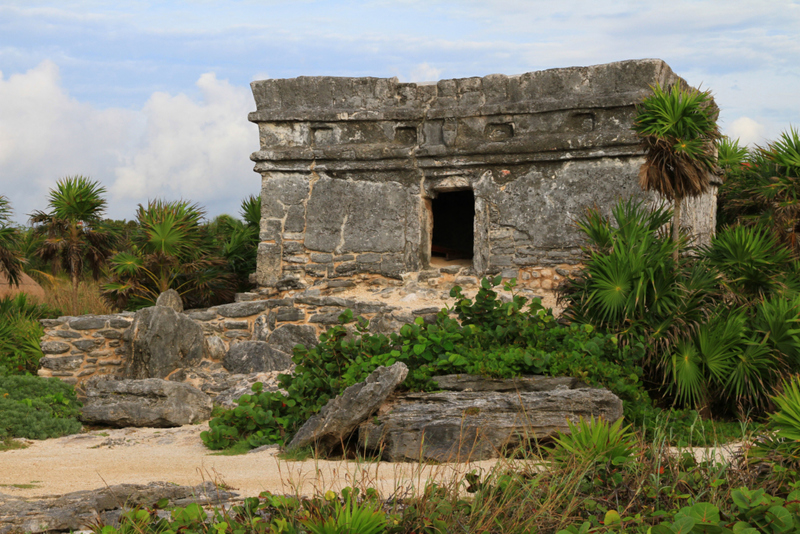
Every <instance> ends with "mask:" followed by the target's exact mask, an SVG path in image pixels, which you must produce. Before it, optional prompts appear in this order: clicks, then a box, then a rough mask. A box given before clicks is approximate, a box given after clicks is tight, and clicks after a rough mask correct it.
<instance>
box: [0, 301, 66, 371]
mask: <svg viewBox="0 0 800 534" xmlns="http://www.w3.org/2000/svg"><path fill="white" fill-rule="evenodd" d="M59 314H60V312H59V311H58V310H53V309H50V308H48V307H47V306H43V305H39V304H34V303H32V302H30V301H28V297H27V296H26V295H25V294H24V293H19V294H17V295H16V296H14V297H11V296H7V297H3V298H2V299H0V377H2V376H5V375H11V374H25V373H35V372H36V370H37V369H38V368H39V359H40V358H41V357H42V350H41V348H40V346H39V340H40V339H41V337H42V335H43V334H44V331H43V329H42V325H41V324H39V319H44V318H47V317H57V316H58V315H59Z"/></svg>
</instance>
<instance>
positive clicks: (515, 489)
mask: <svg viewBox="0 0 800 534" xmlns="http://www.w3.org/2000/svg"><path fill="white" fill-rule="evenodd" d="M667 432H668V429H667V428H666V427H665V426H664V425H663V422H662V424H661V426H660V427H659V428H655V429H654V434H655V435H656V436H657V437H661V438H662V439H657V440H645V439H644V438H643V437H642V435H641V434H640V433H634V434H630V433H628V434H626V435H625V436H627V437H625V439H626V440H627V443H628V444H629V447H628V448H627V449H625V450H622V451H621V452H615V454H620V456H617V457H615V458H608V457H604V456H602V454H593V453H592V451H597V448H596V447H595V445H596V444H593V443H589V442H586V443H584V445H580V444H581V443H582V442H581V441H580V440H578V441H575V442H573V445H574V446H578V447H583V449H582V450H581V449H580V448H579V449H578V450H576V451H575V452H576V454H572V453H570V451H571V450H572V448H569V449H566V452H567V453H566V454H565V451H564V450H562V451H561V453H557V452H558V451H556V450H554V449H550V448H542V449H531V448H528V447H523V448H521V449H520V450H519V451H518V454H516V455H515V456H517V457H518V458H517V459H508V458H501V459H499V460H498V461H497V462H496V464H495V465H494V466H493V467H491V468H488V469H476V468H475V467H474V466H469V465H467V464H447V465H439V466H431V465H427V464H425V463H422V462H420V463H413V462H412V463H407V464H396V465H395V466H394V468H395V469H403V470H405V469H408V470H409V471H410V472H411V477H410V478H404V479H403V481H402V482H401V481H400V479H399V478H397V477H395V480H396V482H395V484H396V486H395V487H394V488H391V487H389V488H386V487H384V488H381V482H382V481H383V480H385V477H384V476H381V475H380V474H379V472H378V469H377V467H376V466H364V465H360V462H359V461H356V462H355V464H356V467H358V469H355V470H354V471H351V470H350V469H349V467H343V466H340V467H337V468H336V469H337V471H335V472H334V477H333V478H329V479H326V478H325V476H324V475H323V474H322V472H321V471H320V469H319V467H318V466H316V465H315V466H314V468H313V472H312V473H304V472H300V471H297V472H296V473H295V470H294V468H291V469H290V472H282V474H281V477H280V478H281V480H282V481H283V483H284V484H286V485H285V486H284V488H283V489H282V490H281V491H280V492H279V493H275V494H272V493H269V492H264V493H262V494H261V496H260V497H259V498H257V499H255V498H254V499H248V501H250V502H249V503H247V505H246V506H247V507H248V508H249V509H250V510H251V512H248V513H242V512H241V509H239V511H238V512H237V509H236V508H233V509H228V510H227V511H225V510H221V511H219V514H218V515H214V514H209V516H208V517H209V518H208V520H207V521H208V523H207V524H208V525H209V526H208V527H204V528H203V529H198V531H201V532H215V531H216V530H219V531H220V532H222V531H223V530H224V531H227V530H225V529H223V528H220V529H216V527H211V526H210V525H212V524H215V523H216V524H218V525H219V526H220V527H222V526H223V525H222V523H220V522H221V521H225V525H224V527H225V528H228V527H230V529H231V531H234V532H236V531H237V530H236V528H238V527H242V530H241V532H246V533H248V534H249V533H251V532H258V531H259V530H258V529H254V528H252V529H251V528H250V527H249V525H247V521H248V520H247V518H248V517H255V516H256V515H259V514H263V515H262V517H264V516H266V515H268V516H269V517H271V518H272V519H279V520H280V521H284V520H285V521H286V522H287V523H288V524H290V525H294V527H293V528H294V530H293V529H292V528H287V529H285V530H280V531H281V532H300V531H302V530H303V529H302V527H301V525H300V521H301V520H305V521H307V520H308V519H309V518H311V519H314V520H320V521H321V520H322V519H323V518H325V517H330V514H331V513H332V510H334V509H335V508H336V506H337V505H338V503H339V502H341V501H342V500H343V499H345V497H344V492H343V491H342V489H341V487H342V486H343V485H344V484H341V483H343V482H345V483H346V484H347V486H350V487H352V488H356V489H357V490H359V491H358V499H357V502H359V503H364V502H365V501H364V499H367V500H369V499H373V501H372V502H374V503H376V505H379V509H380V510H381V511H382V512H384V513H385V517H386V525H387V528H385V529H382V530H380V532H381V533H386V534H390V533H391V534H409V533H421V532H428V533H434V532H436V533H439V534H450V533H459V534H461V533H464V532H485V533H492V532H497V533H499V532H509V533H511V532H514V533H520V534H522V533H529V532H539V533H556V532H559V531H562V530H563V529H569V532H570V533H572V534H577V533H578V532H586V533H587V534H588V533H590V532H591V533H598V534H600V533H609V532H631V533H644V532H647V531H648V529H649V528H650V527H651V526H654V525H658V524H660V523H662V522H663V521H673V520H674V517H675V516H674V514H675V513H676V512H678V510H680V509H681V508H684V507H686V506H687V505H689V506H691V505H694V504H695V503H709V505H711V506H714V507H717V508H719V509H720V511H722V512H723V514H722V517H723V522H724V523H726V524H727V523H731V524H732V523H733V522H735V521H736V520H737V515H736V514H740V513H744V512H741V511H740V510H739V509H737V507H736V506H734V505H733V498H732V495H733V494H734V493H735V492H737V491H740V490H739V488H742V487H749V488H753V489H754V488H760V487H763V488H765V489H766V490H767V493H768V494H771V495H776V496H780V497H783V498H786V497H787V495H788V493H789V492H790V491H791V490H792V489H793V488H795V487H797V486H800V483H798V482H795V481H796V480H797V473H796V467H795V466H788V465H787V466H786V467H785V468H783V469H784V470H783V471H782V472H781V471H780V470H776V469H775V464H772V465H771V466H768V465H765V464H761V465H758V464H754V463H752V461H749V460H748V458H747V456H746V451H747V449H746V448H745V449H744V451H745V453H744V455H742V456H736V457H733V458H732V459H731V460H730V462H727V461H720V460H719V459H718V457H716V456H715V455H713V454H706V455H705V456H702V455H701V456H702V457H700V458H695V455H694V454H692V453H693V452H696V451H691V450H689V449H678V450H674V449H672V448H670V447H668V446H667V445H666V442H665V440H664V439H663V437H664V435H665V434H666V433H667ZM742 438H743V439H744V438H745V436H742ZM603 443H605V442H604V441H603ZM556 447H558V445H556ZM299 452H300V454H298V452H297V451H296V452H295V453H292V454H290V455H286V454H282V455H280V457H281V458H282V459H284V460H302V459H307V456H306V455H312V454H313V453H312V451H311V450H310V449H305V450H302V449H301V450H300V451H299ZM587 453H589V454H587ZM606 456H607V455H606ZM362 461H363V460H362ZM544 466H546V468H544ZM284 467H285V465H284ZM767 467H771V468H770V469H767ZM340 469H345V471H339V470H340ZM781 473H782V474H781ZM309 476H311V477H312V478H313V479H314V480H315V482H313V491H312V492H310V495H311V496H310V497H306V496H303V495H309V491H308V489H309V488H308V487H304V486H306V483H307V482H309V479H308V478H309ZM287 490H288V491H287ZM387 490H388V491H387ZM340 495H341V496H340ZM370 496H372V497H370ZM256 510H258V511H257V512H256ZM751 512H752V514H753V517H754V518H756V519H757V518H758V516H757V513H758V510H756V509H755V508H753V509H752V510H751V511H748V513H751ZM793 513H794V512H793ZM304 518H305V519H304ZM609 518H611V520H614V521H615V523H614V524H613V525H611V524H609V523H608V521H609V520H610V519H609ZM155 519H156V518H155V517H153V520H154V521H155ZM276 525H277V524H276ZM582 525H586V527H585V528H584V527H582ZM614 525H616V526H614ZM154 526H155V524H154ZM162 526H164V525H162ZM174 526H176V527H177V526H178V524H177V523H176V524H175V525H174ZM709 528H711V527H709ZM215 529H216V530H215ZM573 529H574V530H573ZM156 531H157V530H156V529H155V528H153V529H152V530H149V529H146V528H145V529H142V530H141V532H142V533H143V534H152V533H155V532H156ZM274 531H275V532H278V531H279V530H277V526H276V529H275V530H274ZM709 531H710V530H709ZM95 532H99V527H98V529H97V530H95ZM103 532H109V534H111V533H113V532H122V530H121V529H120V530H119V531H112V530H109V531H103ZM136 532H139V531H138V530H137V531H136ZM337 532H338V531H337Z"/></svg>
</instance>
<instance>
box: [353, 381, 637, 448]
mask: <svg viewBox="0 0 800 534" xmlns="http://www.w3.org/2000/svg"><path fill="white" fill-rule="evenodd" d="M592 416H594V417H602V418H604V419H606V420H608V421H616V420H618V419H619V418H620V417H622V401H621V400H620V399H619V398H618V397H617V396H616V395H614V394H613V393H611V392H610V391H608V390H605V389H590V388H581V389H554V390H551V391H532V392H523V391H514V392H497V391H471V392H468V391H459V392H454V391H448V392H441V393H409V394H406V395H404V396H403V397H402V398H399V399H398V400H397V401H396V402H395V403H394V404H393V405H391V406H384V407H382V409H381V411H380V412H379V413H378V416H377V420H376V421H373V420H370V421H366V422H364V423H362V424H361V425H360V427H359V448H360V450H364V449H367V450H376V451H382V455H383V458H384V459H386V460H389V461H404V460H414V461H416V460H435V461H439V462H445V461H467V460H486V459H490V458H496V457H498V456H500V455H501V454H502V453H503V452H504V450H513V449H514V448H516V447H518V446H520V445H522V444H525V443H526V442H528V441H530V440H532V439H537V440H540V439H544V438H549V437H552V436H554V435H556V434H557V433H558V432H559V431H561V432H569V427H568V426H567V421H573V422H576V421H578V419H579V418H580V417H583V418H584V419H588V418H589V417H592Z"/></svg>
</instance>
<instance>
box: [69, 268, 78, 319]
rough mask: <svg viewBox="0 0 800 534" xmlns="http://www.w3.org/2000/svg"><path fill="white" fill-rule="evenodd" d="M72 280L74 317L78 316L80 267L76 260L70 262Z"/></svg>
mask: <svg viewBox="0 0 800 534" xmlns="http://www.w3.org/2000/svg"><path fill="white" fill-rule="evenodd" d="M70 271H72V272H71V273H70V278H72V315H73V316H76V315H78V283H79V280H78V266H77V265H76V261H75V258H72V261H71V262H70Z"/></svg>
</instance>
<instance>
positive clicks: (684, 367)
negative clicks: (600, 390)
mask: <svg viewBox="0 0 800 534" xmlns="http://www.w3.org/2000/svg"><path fill="white" fill-rule="evenodd" d="M670 217H671V213H670V212H669V211H668V210H666V209H663V208H656V209H655V210H652V211H650V210H648V209H647V208H646V207H645V205H644V204H643V203H641V202H636V201H634V200H628V201H620V202H619V203H618V204H617V205H616V206H615V207H614V208H613V210H612V216H611V217H610V218H609V217H604V216H602V215H601V214H600V213H599V211H597V210H596V209H593V210H589V211H587V212H586V213H585V214H584V216H583V217H582V218H581V219H580V220H579V222H578V227H579V228H580V229H581V231H582V232H583V233H584V234H585V235H586V236H587V238H588V241H589V244H588V246H587V247H586V248H585V252H586V261H585V266H584V268H583V269H582V271H581V272H580V273H579V275H578V276H577V277H576V278H575V279H573V280H569V281H567V282H566V283H565V284H564V285H563V286H562V287H561V288H560V291H561V294H560V298H561V301H562V302H564V303H566V304H567V309H566V310H565V312H564V316H565V317H566V318H567V319H568V320H570V321H572V322H573V323H574V324H575V323H577V324H588V325H592V326H594V327H596V328H598V329H600V330H601V331H604V332H609V333H612V334H616V335H618V336H619V338H620V343H621V344H623V345H626V344H630V343H642V344H644V345H645V346H646V347H647V357H646V358H644V359H643V361H642V365H643V368H644V380H645V383H646V385H647V387H648V389H649V391H650V392H651V393H652V396H653V397H654V398H659V399H663V400H662V403H663V404H664V405H665V406H666V405H670V404H673V403H674V404H677V405H680V406H684V407H687V408H697V409H700V410H706V411H708V412H709V413H713V414H716V415H718V416H729V415H732V413H731V411H732V410H735V411H736V412H738V414H739V415H744V414H747V413H752V414H758V413H763V410H764V409H765V408H766V407H767V406H768V404H769V396H770V395H771V394H772V393H773V391H774V389H775V387H776V386H777V385H778V384H779V382H780V379H781V377H782V376H785V374H787V373H793V372H797V371H798V370H800V328H799V327H798V325H800V297H798V293H797V291H796V290H797V285H798V279H797V272H798V262H797V260H796V259H795V258H794V257H793V256H792V254H791V253H790V252H789V251H788V250H787V249H785V248H783V247H781V245H780V243H778V241H777V240H776V238H775V237H774V236H773V235H772V234H771V233H770V232H769V231H768V230H766V229H764V228H761V227H759V226H750V227H744V226H738V227H730V228H726V229H724V230H722V231H721V232H720V233H719V234H718V235H717V236H715V237H714V238H713V240H712V242H711V245H710V246H708V247H705V248H700V249H698V250H696V251H694V253H692V254H687V255H683V256H681V257H680V258H679V260H678V261H675V259H674V254H673V253H674V251H675V250H677V249H678V248H683V247H685V246H686V243H685V240H682V241H678V242H676V241H673V240H672V239H669V237H668V236H666V235H664V233H663V231H662V227H663V226H664V224H665V223H666V222H667V221H668V220H669V219H670Z"/></svg>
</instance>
